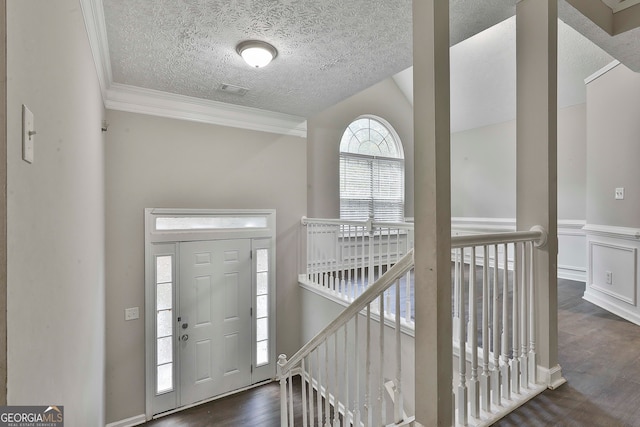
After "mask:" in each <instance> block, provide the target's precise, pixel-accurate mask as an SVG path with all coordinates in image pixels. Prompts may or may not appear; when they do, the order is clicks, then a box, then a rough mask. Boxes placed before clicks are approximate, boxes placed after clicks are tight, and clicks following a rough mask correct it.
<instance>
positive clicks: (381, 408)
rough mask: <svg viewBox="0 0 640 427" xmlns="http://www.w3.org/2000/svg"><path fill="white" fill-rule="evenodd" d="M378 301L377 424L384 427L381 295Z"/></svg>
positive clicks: (382, 312) (382, 307)
mask: <svg viewBox="0 0 640 427" xmlns="http://www.w3.org/2000/svg"><path fill="white" fill-rule="evenodd" d="M378 298H379V299H380V339H379V341H380V342H379V344H380V362H379V369H378V373H379V374H380V376H379V378H378V424H379V425H386V417H385V412H386V411H385V404H384V312H385V311H384V310H385V306H384V298H383V295H380V296H379V297H378Z"/></svg>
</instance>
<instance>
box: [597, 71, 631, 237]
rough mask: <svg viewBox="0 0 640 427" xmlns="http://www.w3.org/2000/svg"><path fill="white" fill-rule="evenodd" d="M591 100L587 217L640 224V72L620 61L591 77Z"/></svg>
mask: <svg viewBox="0 0 640 427" xmlns="http://www.w3.org/2000/svg"><path fill="white" fill-rule="evenodd" d="M587 105H588V109H587V123H588V127H587V222H588V223H590V224H599V225H614V226H619V227H640V214H639V212H640V186H639V185H638V183H640V167H638V159H640V142H639V138H638V137H639V135H640V74H637V73H634V72H632V71H630V70H629V69H628V68H627V67H625V66H624V65H618V66H617V67H616V68H614V69H613V70H611V71H609V72H608V73H606V74H604V75H603V76H601V77H599V78H598V79H596V80H594V81H592V82H591V83H589V85H588V86H587ZM616 187H624V189H625V198H624V200H615V199H614V190H615V188H616Z"/></svg>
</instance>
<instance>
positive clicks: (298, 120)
mask: <svg viewBox="0 0 640 427" xmlns="http://www.w3.org/2000/svg"><path fill="white" fill-rule="evenodd" d="M102 1H103V0H80V6H81V9H82V15H83V18H84V25H85V28H86V30H87V37H88V38H89V45H90V47H91V54H92V56H93V62H94V64H95V67H96V72H97V75H98V82H99V84H100V90H101V92H102V99H103V101H104V105H105V108H108V109H111V110H119V111H126V112H130V113H140V114H148V115H152V116H158V117H167V118H171V119H179V120H188V121H194V122H200V123H209V124H214V125H220V126H229V127H235V128H240V129H249V130H256V131H261V132H269V133H276V134H283V135H292V136H299V137H302V138H306V137H307V121H306V119H305V118H304V117H299V116H293V115H289V114H283V113H276V112H272V111H267V110H260V109H257V108H250V107H243V106H239V105H233V104H227V103H223V102H217V101H210V100H206V99H201V98H195V97H191V96H184V95H176V94H172V93H168V92H161V91H157V90H151V89H144V88H139V87H135V86H129V85H124V84H120V83H114V82H113V74H112V69H111V57H110V56H109V42H108V39H107V30H106V24H105V18H104V5H103V3H102Z"/></svg>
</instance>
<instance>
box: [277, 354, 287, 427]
mask: <svg viewBox="0 0 640 427" xmlns="http://www.w3.org/2000/svg"><path fill="white" fill-rule="evenodd" d="M286 364H287V355H286V354H281V355H280V356H278V377H279V378H280V427H287V426H288V425H289V420H288V419H287V400H288V398H289V397H288V396H287V376H286V375H285V374H284V372H283V369H282V368H283V367H284V365H286Z"/></svg>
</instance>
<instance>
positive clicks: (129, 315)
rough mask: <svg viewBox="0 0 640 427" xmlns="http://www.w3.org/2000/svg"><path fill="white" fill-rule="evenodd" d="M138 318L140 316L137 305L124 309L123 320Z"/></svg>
mask: <svg viewBox="0 0 640 427" xmlns="http://www.w3.org/2000/svg"><path fill="white" fill-rule="evenodd" d="M138 318H140V309H139V308H138V307H131V308H125V309H124V320H135V319H138Z"/></svg>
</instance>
